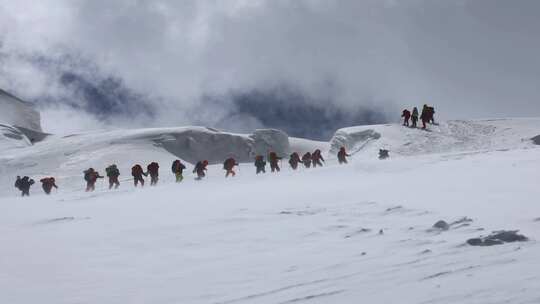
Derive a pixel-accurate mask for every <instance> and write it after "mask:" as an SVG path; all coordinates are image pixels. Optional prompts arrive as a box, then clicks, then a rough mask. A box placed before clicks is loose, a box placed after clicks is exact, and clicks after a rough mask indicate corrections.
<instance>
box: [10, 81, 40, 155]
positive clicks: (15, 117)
mask: <svg viewBox="0 0 540 304" xmlns="http://www.w3.org/2000/svg"><path fill="white" fill-rule="evenodd" d="M0 124H2V125H10V126H12V127H15V128H17V129H18V130H19V131H20V132H22V133H23V134H25V136H27V137H28V138H29V139H31V141H40V140H42V139H43V138H45V136H46V135H47V134H45V133H43V131H42V130H41V117H40V114H39V112H38V111H37V110H35V109H34V108H33V107H32V104H31V103H29V102H26V101H23V100H21V99H19V98H17V97H15V96H13V95H11V94H9V93H7V92H6V91H4V90H1V89H0ZM2 141H3V139H2V138H1V137H0V144H1V142H2Z"/></svg>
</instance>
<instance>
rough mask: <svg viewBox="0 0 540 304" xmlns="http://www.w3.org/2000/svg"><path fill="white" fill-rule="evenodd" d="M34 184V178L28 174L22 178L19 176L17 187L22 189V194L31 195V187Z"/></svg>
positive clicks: (16, 182)
mask: <svg viewBox="0 0 540 304" xmlns="http://www.w3.org/2000/svg"><path fill="white" fill-rule="evenodd" d="M33 184H34V180H33V179H31V178H29V177H28V176H24V177H23V178H21V177H20V176H17V180H16V181H15V187H16V188H17V189H19V190H20V191H21V194H22V196H30V187H31V186H32V185H33Z"/></svg>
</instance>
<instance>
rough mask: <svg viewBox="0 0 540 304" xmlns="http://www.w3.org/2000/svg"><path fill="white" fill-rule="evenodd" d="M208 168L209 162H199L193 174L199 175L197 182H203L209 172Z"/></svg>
mask: <svg viewBox="0 0 540 304" xmlns="http://www.w3.org/2000/svg"><path fill="white" fill-rule="evenodd" d="M206 166H208V161H207V160H203V161H199V162H197V164H196V165H195V168H194V169H193V173H197V178H196V180H201V179H202V178H203V177H205V176H206V173H205V172H204V171H207V169H206Z"/></svg>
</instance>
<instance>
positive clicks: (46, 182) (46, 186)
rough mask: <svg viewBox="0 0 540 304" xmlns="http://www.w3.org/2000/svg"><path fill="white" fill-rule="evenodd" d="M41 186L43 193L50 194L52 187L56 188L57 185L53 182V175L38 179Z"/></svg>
mask: <svg viewBox="0 0 540 304" xmlns="http://www.w3.org/2000/svg"><path fill="white" fill-rule="evenodd" d="M40 182H41V187H42V188H43V191H45V194H51V190H52V188H53V187H54V188H56V189H58V186H57V185H56V183H55V180H54V177H44V178H42V179H41V180H40Z"/></svg>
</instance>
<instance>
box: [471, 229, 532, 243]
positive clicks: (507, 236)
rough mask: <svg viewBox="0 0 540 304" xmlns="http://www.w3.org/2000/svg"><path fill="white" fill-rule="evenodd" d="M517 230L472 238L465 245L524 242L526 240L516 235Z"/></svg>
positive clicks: (526, 239) (522, 236)
mask: <svg viewBox="0 0 540 304" xmlns="http://www.w3.org/2000/svg"><path fill="white" fill-rule="evenodd" d="M518 231H519V230H512V231H504V230H502V231H495V232H493V233H492V234H490V235H488V236H486V237H483V238H482V237H480V238H472V239H469V240H467V244H469V245H471V246H493V245H502V244H504V243H512V242H525V241H528V238H527V237H525V236H524V235H521V234H518Z"/></svg>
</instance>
